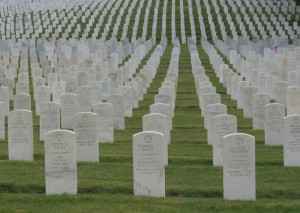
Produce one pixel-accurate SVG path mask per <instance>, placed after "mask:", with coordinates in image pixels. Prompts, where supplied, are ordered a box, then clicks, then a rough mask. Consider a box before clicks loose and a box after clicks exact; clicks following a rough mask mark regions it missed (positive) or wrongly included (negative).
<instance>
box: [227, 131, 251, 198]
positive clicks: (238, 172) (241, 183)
mask: <svg viewBox="0 0 300 213" xmlns="http://www.w3.org/2000/svg"><path fill="white" fill-rule="evenodd" d="M223 141H224V147H223V189H224V199H225V200H255V199H256V180H255V178H256V176H255V138H254V137H253V136H251V135H248V134H243V133H235V134H230V135H226V136H225V137H224V138H223Z"/></svg>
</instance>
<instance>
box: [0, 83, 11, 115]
mask: <svg viewBox="0 0 300 213" xmlns="http://www.w3.org/2000/svg"><path fill="white" fill-rule="evenodd" d="M0 101H1V102H3V105H4V115H6V116H7V115H8V112H9V108H10V102H9V89H8V88H7V87H3V86H1V87H0Z"/></svg>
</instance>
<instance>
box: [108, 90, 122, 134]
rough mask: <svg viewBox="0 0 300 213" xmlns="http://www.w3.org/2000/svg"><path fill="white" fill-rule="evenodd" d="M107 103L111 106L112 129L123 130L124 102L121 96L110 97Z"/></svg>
mask: <svg viewBox="0 0 300 213" xmlns="http://www.w3.org/2000/svg"><path fill="white" fill-rule="evenodd" d="M107 102H108V103H111V104H112V105H113V121H114V129H120V130H121V129H125V119H124V108H125V106H124V105H125V103H124V102H125V101H124V96H123V95H110V96H108V98H107Z"/></svg>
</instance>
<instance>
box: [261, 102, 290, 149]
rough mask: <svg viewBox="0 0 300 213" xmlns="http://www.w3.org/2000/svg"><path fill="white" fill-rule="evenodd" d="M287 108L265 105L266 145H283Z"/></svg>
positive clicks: (281, 105)
mask: <svg viewBox="0 0 300 213" xmlns="http://www.w3.org/2000/svg"><path fill="white" fill-rule="evenodd" d="M284 116H285V106H284V105H283V104H278V103H272V104H267V105H265V144H266V145H283V141H284V137H283V136H284V125H283V118H284Z"/></svg>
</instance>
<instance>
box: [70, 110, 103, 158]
mask: <svg viewBox="0 0 300 213" xmlns="http://www.w3.org/2000/svg"><path fill="white" fill-rule="evenodd" d="M73 125H74V128H73V129H74V132H75V135H76V159H77V161H88V162H98V161H99V143H98V141H97V133H98V132H97V115H96V114H95V113H91V112H81V113H78V114H76V115H73Z"/></svg>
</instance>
